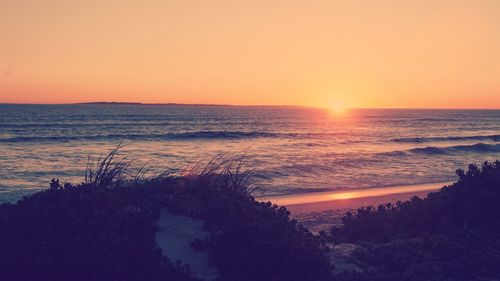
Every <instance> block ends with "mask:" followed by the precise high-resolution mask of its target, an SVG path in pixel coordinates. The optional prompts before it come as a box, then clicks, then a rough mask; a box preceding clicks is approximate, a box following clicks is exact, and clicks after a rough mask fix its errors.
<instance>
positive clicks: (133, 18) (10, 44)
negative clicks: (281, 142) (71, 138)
mask: <svg viewBox="0 0 500 281" xmlns="http://www.w3.org/2000/svg"><path fill="white" fill-rule="evenodd" d="M86 101H130V102H179V103H222V104H269V105H276V104H288V105H308V106H329V105H333V104H340V105H343V106H349V107H441V108H443V107H446V108H457V107H458V108H500V1H496V0H478V1H472V0H471V1H460V0H456V1H439V0H433V1H431V0H429V1H428V0H423V1H402V0H401V1H387V0H380V1H368V0H367V1H333V0H307V1H306V0H304V1H295V0H267V1H261V0H253V1H240V0H233V1H219V0H210V1H204V0H198V1H193V0H178V1H172V0H163V1H160V0H149V1H139V0H116V1H114V0H81V1H76V0H43V1H41V0H0V102H9V103H10V102H13V103H68V102H86Z"/></svg>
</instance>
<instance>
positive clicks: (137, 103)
mask: <svg viewBox="0 0 500 281" xmlns="http://www.w3.org/2000/svg"><path fill="white" fill-rule="evenodd" d="M0 105H118V106H119V105H145V106H150V105H170V106H214V107H215V106H232V107H300V108H317V109H329V107H321V106H314V105H287V104H277V105H274V104H248V105H245V104H224V103H177V102H152V103H149V102H121V101H110V102H107V101H95V102H68V103H25V102H0ZM346 109H348V110H356V109H415V110H418V109H426V110H500V107H384V106H380V107H346Z"/></svg>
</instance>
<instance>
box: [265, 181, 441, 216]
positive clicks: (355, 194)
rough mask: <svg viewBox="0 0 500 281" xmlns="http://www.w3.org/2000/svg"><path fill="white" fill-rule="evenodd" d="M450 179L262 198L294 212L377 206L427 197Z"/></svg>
mask: <svg viewBox="0 0 500 281" xmlns="http://www.w3.org/2000/svg"><path fill="white" fill-rule="evenodd" d="M448 184H450V182H440V183H431V184H419V185H406V186H392V187H381V188H369V189H358V190H341V191H330V192H315V193H310V194H294V195H285V196H270V197H265V198H261V199H260V200H261V201H271V202H272V203H275V204H278V205H281V206H286V207H287V209H288V210H289V211H291V212H292V213H310V212H322V211H329V210H349V209H357V208H360V207H365V206H370V205H371V206H377V205H379V204H384V203H388V202H396V201H404V200H408V199H410V198H411V197H413V196H419V197H425V196H426V195H427V194H428V193H429V192H432V191H437V190H439V189H440V188H441V187H443V186H445V185H448Z"/></svg>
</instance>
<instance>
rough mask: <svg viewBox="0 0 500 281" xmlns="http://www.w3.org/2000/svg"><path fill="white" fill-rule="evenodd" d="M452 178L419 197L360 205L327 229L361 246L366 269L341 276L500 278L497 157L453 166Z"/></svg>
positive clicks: (499, 166) (359, 255) (360, 258)
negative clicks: (338, 224) (463, 167)
mask: <svg viewBox="0 0 500 281" xmlns="http://www.w3.org/2000/svg"><path fill="white" fill-rule="evenodd" d="M457 175H458V177H459V179H458V181H457V182H456V183H454V184H452V185H450V186H446V187H443V188H442V189H441V190H440V191H438V192H434V193H431V194H429V196H428V197H427V198H425V199H420V198H417V197H415V198H412V199H411V200H409V201H406V202H398V203H397V204H396V205H391V204H386V205H381V206H379V207H378V208H362V209H359V210H358V211H357V212H355V213H348V214H346V215H345V216H344V218H343V223H344V225H343V226H341V227H339V228H334V229H332V238H333V240H334V241H336V242H353V243H358V244H360V245H363V247H361V248H360V249H359V250H358V251H357V252H355V256H356V257H357V259H358V261H359V262H361V263H364V265H365V266H367V267H369V268H371V270H369V271H368V272H366V273H364V274H343V275H341V276H340V275H339V277H338V278H340V279H342V280H497V279H498V278H500V266H499V265H500V241H499V240H498V237H500V220H498V215H499V214H500V204H498V202H500V162H498V161H496V162H493V163H488V162H486V163H484V164H483V165H482V166H481V167H478V166H476V165H470V166H469V169H468V170H467V171H463V170H458V171H457Z"/></svg>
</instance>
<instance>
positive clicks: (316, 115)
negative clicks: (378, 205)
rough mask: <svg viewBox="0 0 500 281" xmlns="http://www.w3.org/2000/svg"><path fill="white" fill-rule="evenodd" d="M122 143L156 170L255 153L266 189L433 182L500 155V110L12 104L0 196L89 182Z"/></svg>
mask: <svg viewBox="0 0 500 281" xmlns="http://www.w3.org/2000/svg"><path fill="white" fill-rule="evenodd" d="M119 144H122V146H123V147H122V148H121V150H120V156H123V157H127V159H129V160H132V162H133V164H134V165H137V166H142V165H145V166H146V167H147V169H148V170H147V171H148V173H150V174H151V175H152V174H155V173H161V172H162V171H186V170H189V169H190V167H193V166H196V165H206V163H208V162H209V161H210V160H211V159H214V158H220V157H237V156H244V158H245V161H244V167H243V168H248V169H251V170H252V171H253V173H254V178H253V185H254V186H255V187H258V188H259V189H258V190H259V191H260V192H261V193H262V194H263V195H266V196H272V195H284V194H299V193H309V192H319V191H330V190H352V189H365V188H374V187H388V186H401V185H413V184H425V183H436V182H446V181H453V180H455V179H456V175H455V171H456V169H458V168H466V167H467V165H468V164H470V163H477V164H481V163H482V162H484V161H493V160H496V159H500V110H436V109H433V110H428V109H411V110H409V109H352V110H349V111H347V112H343V113H339V112H334V111H331V110H328V109H319V108H307V107H258V106H248V107H246V106H207V105H143V104H75V105H19V104H15V105H14V104H0V202H13V201H15V200H18V199H19V198H21V197H22V196H24V195H28V194H31V193H33V192H36V191H38V190H42V189H47V188H48V187H49V182H50V180H51V179H52V178H58V179H60V181H61V182H72V183H79V182H82V181H83V179H84V173H85V169H86V167H87V163H88V162H89V161H95V160H96V159H97V158H98V157H99V156H102V155H106V154H107V153H109V152H110V151H111V150H113V149H114V148H116V147H117V146H118V145H119ZM245 165H246V166H245Z"/></svg>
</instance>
